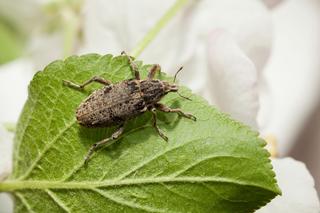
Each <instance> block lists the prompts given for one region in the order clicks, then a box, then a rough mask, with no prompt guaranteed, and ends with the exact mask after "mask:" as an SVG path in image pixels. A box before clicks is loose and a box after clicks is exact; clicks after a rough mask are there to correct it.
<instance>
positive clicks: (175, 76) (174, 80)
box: [173, 67, 183, 83]
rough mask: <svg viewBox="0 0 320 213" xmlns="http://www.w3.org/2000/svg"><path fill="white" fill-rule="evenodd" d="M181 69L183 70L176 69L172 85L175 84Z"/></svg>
mask: <svg viewBox="0 0 320 213" xmlns="http://www.w3.org/2000/svg"><path fill="white" fill-rule="evenodd" d="M182 69H183V67H180V68H179V69H178V71H177V72H176V74H174V78H173V83H174V82H176V78H177V75H178V73H179V72H180V71H181V70H182Z"/></svg>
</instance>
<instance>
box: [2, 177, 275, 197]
mask: <svg viewBox="0 0 320 213" xmlns="http://www.w3.org/2000/svg"><path fill="white" fill-rule="evenodd" d="M161 183H186V184H187V183H193V184H194V183H226V184H234V185H241V186H250V187H256V188H260V189H264V190H267V191H270V192H272V193H277V192H275V191H274V190H272V189H269V188H267V187H264V186H261V185H258V184H251V183H248V182H245V181H239V180H236V179H231V178H224V177H214V176H207V177H199V176H185V177H170V176H169V177H156V178H155V177H149V178H135V179H122V180H107V181H101V182H99V181H69V182H61V181H45V180H26V181H5V182H2V183H0V192H1V191H2V190H3V191H7V192H8V191H10V192H14V191H17V190H26V189H30V190H33V189H39V190H46V189H79V190H81V189H95V188H103V187H119V186H135V185H147V184H161Z"/></svg>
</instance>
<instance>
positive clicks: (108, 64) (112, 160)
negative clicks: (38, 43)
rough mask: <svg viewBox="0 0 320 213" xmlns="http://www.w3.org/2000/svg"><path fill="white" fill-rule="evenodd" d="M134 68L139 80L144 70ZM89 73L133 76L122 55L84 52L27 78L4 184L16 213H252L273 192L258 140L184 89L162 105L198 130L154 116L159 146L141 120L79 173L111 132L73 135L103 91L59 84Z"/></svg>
mask: <svg viewBox="0 0 320 213" xmlns="http://www.w3.org/2000/svg"><path fill="white" fill-rule="evenodd" d="M138 65H139V68H140V70H141V73H142V76H143V77H144V78H145V77H146V75H147V70H148V69H149V68H150V65H142V63H138ZM95 75H99V76H102V77H104V78H106V79H109V80H111V81H112V82H114V83H115V82H119V81H122V80H124V79H128V78H131V76H132V74H131V71H130V67H129V65H128V62H127V60H126V58H125V57H122V56H118V57H113V56H111V55H105V56H100V55H97V54H90V55H84V56H80V57H77V56H73V57H70V58H68V59H66V60H64V61H55V62H53V63H51V64H50V65H48V66H47V67H46V68H45V69H44V71H42V72H38V73H37V74H36V75H35V77H34V79H33V80H32V82H31V84H30V86H29V97H28V101H27V102H26V104H25V107H24V110H23V113H22V115H21V117H20V121H19V124H18V127H17V135H16V138H15V156H14V173H13V175H12V177H11V178H10V179H9V180H8V184H11V186H12V188H11V191H12V193H13V195H14V197H15V200H16V205H15V210H16V212H44V211H45V212H164V213H167V212H173V213H175V212H176V213H180V212H181V213H185V212H201V213H202V212H253V211H254V210H255V209H257V208H259V207H260V206H263V205H265V204H266V203H267V202H269V201H270V200H271V199H272V198H274V197H275V196H276V195H277V194H279V193H280V190H279V188H278V186H277V184H276V181H275V179H274V173H273V171H272V167H271V164H270V160H269V159H268V157H269V154H268V152H267V151H266V150H265V149H263V147H264V146H265V142H264V141H263V140H261V139H259V138H258V134H257V133H256V132H254V131H252V130H250V129H249V128H248V127H246V126H244V125H243V124H241V123H238V122H236V121H234V120H232V119H231V118H229V117H228V116H226V115H225V114H223V113H221V112H219V111H218V110H217V109H215V108H214V107H212V106H210V105H208V103H207V102H206V101H205V100H204V99H203V98H201V97H199V96H197V95H194V94H192V93H191V92H190V90H188V89H187V88H185V87H182V88H181V89H180V92H181V93H182V94H183V95H184V96H188V97H191V99H192V101H188V100H184V99H182V98H180V97H179V96H178V95H177V94H168V95H167V96H166V97H165V98H164V99H163V100H162V101H161V102H162V103H164V104H166V105H168V106H170V107H172V108H177V107H180V108H182V109H183V111H185V112H191V113H193V114H194V115H195V116H196V117H197V118H198V120H197V121H196V122H194V121H192V120H189V119H186V118H183V117H179V116H178V115H176V114H172V113H161V112H158V124H159V127H160V128H161V129H162V130H163V131H164V133H165V134H166V135H167V136H168V138H169V142H168V143H166V142H164V141H163V139H162V138H161V137H159V136H158V135H157V133H156V131H155V130H154V128H153V127H152V121H151V113H150V112H147V113H145V114H143V115H141V116H139V117H137V118H135V119H132V120H130V121H129V122H128V123H127V124H126V126H125V132H124V134H123V135H122V137H120V138H119V139H118V140H117V141H115V142H114V143H112V144H111V145H110V146H108V147H106V148H104V149H101V150H99V151H98V152H96V153H95V154H94V156H93V157H92V159H91V160H90V162H89V163H88V165H86V166H85V165H84V156H85V155H86V154H87V151H88V149H89V147H90V146H91V145H92V144H93V143H95V142H97V141H99V140H102V139H104V138H106V137H109V136H110V135H111V134H112V132H113V131H115V129H116V127H111V128H99V129H88V128H84V127H80V126H79V124H77V122H76V118H75V110H76V108H77V106H78V105H79V104H80V103H81V102H82V101H83V100H84V99H85V98H86V97H87V96H88V95H89V94H90V93H91V92H92V91H94V90H95V89H97V88H101V86H99V85H97V84H93V85H90V86H88V87H87V88H86V90H85V91H84V92H80V91H77V90H74V89H71V88H69V87H66V86H63V84H62V80H63V79H68V80H72V81H73V82H79V83H80V82H84V81H85V80H87V79H89V78H90V77H92V76H95ZM159 77H160V78H162V79H168V78H167V77H166V76H165V75H164V74H161V75H160V76H159Z"/></svg>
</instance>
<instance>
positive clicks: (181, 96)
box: [177, 92, 192, 101]
mask: <svg viewBox="0 0 320 213" xmlns="http://www.w3.org/2000/svg"><path fill="white" fill-rule="evenodd" d="M177 94H178V95H179V96H180V97H181V98H184V99H187V100H189V101H192V100H191V98H188V97H186V96H183V95H181V94H180V93H179V92H177Z"/></svg>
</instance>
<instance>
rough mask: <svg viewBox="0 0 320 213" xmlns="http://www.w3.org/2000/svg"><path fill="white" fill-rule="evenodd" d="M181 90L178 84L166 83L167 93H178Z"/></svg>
mask: <svg viewBox="0 0 320 213" xmlns="http://www.w3.org/2000/svg"><path fill="white" fill-rule="evenodd" d="M178 90H179V86H178V85H176V84H171V83H168V82H166V83H165V91H166V92H177V91H178Z"/></svg>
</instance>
